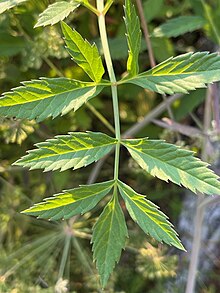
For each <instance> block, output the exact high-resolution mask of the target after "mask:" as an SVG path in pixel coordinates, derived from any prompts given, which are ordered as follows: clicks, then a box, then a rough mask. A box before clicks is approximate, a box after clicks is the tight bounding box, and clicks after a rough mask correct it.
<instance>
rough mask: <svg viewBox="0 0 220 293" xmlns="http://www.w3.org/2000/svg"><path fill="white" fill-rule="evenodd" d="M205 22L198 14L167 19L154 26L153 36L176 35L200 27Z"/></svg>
mask: <svg viewBox="0 0 220 293" xmlns="http://www.w3.org/2000/svg"><path fill="white" fill-rule="evenodd" d="M205 24H206V20H205V19H204V18H202V17H200V16H193V15H186V16H179V17H176V18H173V19H170V20H168V21H167V22H166V23H164V24H162V25H161V26H159V27H157V28H155V30H154V32H153V36H154V37H168V38H170V37H178V36H181V35H183V34H185V33H187V32H192V31H194V30H197V29H200V28H201V27H203V26H204V25H205Z"/></svg>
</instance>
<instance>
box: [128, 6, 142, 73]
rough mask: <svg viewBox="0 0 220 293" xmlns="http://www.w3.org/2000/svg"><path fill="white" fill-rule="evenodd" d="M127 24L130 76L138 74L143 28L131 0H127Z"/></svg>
mask: <svg viewBox="0 0 220 293" xmlns="http://www.w3.org/2000/svg"><path fill="white" fill-rule="evenodd" d="M124 10H125V18H124V20H125V25H126V30H127V33H126V36H127V42H128V48H129V50H128V61H127V71H128V73H129V74H130V76H135V75H137V74H138V71H139V66H138V56H139V52H140V48H141V28H140V21H139V18H138V16H137V14H136V10H135V7H134V5H133V4H132V3H131V0H126V1H125V6H124Z"/></svg>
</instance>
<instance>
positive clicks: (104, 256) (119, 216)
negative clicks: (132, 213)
mask: <svg viewBox="0 0 220 293" xmlns="http://www.w3.org/2000/svg"><path fill="white" fill-rule="evenodd" d="M127 237H128V232H127V227H126V223H125V218H124V214H123V212H122V209H121V206H120V204H119V202H118V198H117V197H115V196H114V197H113V198H112V199H111V201H110V202H109V203H108V204H107V205H106V206H105V208H104V210H103V212H102V214H101V215H100V217H99V218H98V221H97V222H96V224H95V226H94V228H93V235H92V242H93V247H92V250H93V259H94V260H95V261H96V266H97V269H98V271H99V275H100V278H101V284H102V287H105V285H106V284H107V282H108V279H109V276H110V274H111V273H112V271H113V269H114V267H115V263H116V262H118V261H119V258H120V255H121V250H122V249H123V248H124V247H125V241H126V238H127Z"/></svg>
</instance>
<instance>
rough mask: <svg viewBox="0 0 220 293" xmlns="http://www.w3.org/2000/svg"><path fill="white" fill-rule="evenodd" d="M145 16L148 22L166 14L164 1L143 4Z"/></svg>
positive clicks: (158, 0)
mask: <svg viewBox="0 0 220 293" xmlns="http://www.w3.org/2000/svg"><path fill="white" fill-rule="evenodd" d="M143 9H144V16H145V18H146V20H147V21H148V22H150V21H151V20H153V19H154V18H155V17H158V16H160V14H161V13H162V14H165V12H166V11H165V9H164V0H157V1H155V0H147V1H144V2H143Z"/></svg>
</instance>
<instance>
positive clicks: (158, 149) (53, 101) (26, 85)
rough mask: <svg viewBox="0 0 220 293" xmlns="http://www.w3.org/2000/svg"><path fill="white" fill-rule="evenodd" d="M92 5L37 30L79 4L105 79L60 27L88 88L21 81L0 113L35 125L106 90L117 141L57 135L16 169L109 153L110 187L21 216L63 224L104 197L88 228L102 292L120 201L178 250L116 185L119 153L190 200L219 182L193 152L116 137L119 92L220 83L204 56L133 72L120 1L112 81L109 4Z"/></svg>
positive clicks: (139, 199) (134, 35)
mask: <svg viewBox="0 0 220 293" xmlns="http://www.w3.org/2000/svg"><path fill="white" fill-rule="evenodd" d="M21 2H22V1H21ZM96 2H97V6H96V7H94V6H92V5H91V3H89V1H88V0H81V1H78V0H71V1H68V2H66V1H60V2H57V3H54V4H52V5H50V6H49V7H48V8H47V9H46V11H44V12H43V13H42V14H41V16H40V18H39V21H38V23H37V24H36V26H45V25H48V24H51V25H52V24H54V23H57V22H59V21H61V20H63V19H64V18H65V17H66V16H68V14H69V13H70V12H72V11H74V10H75V9H76V8H78V7H79V6H80V5H84V6H85V7H87V8H88V9H89V10H90V11H91V12H93V13H95V14H96V16H97V19H98V27H99V32H100V38H101V43H102V48H103V53H104V59H105V63H106V67H107V71H108V76H109V79H108V80H107V79H103V76H104V74H105V70H104V66H103V62H102V58H101V56H100V54H99V52H98V49H97V47H96V45H95V44H92V45H91V44H90V43H89V42H88V41H86V40H84V39H83V37H82V36H81V35H80V34H79V33H78V32H77V31H76V30H75V29H72V28H71V27H69V26H68V25H67V24H66V23H64V22H62V23H61V26H62V31H63V35H64V38H65V42H66V48H67V51H68V52H69V54H70V56H71V57H72V59H73V60H74V62H76V63H77V64H78V65H79V66H80V67H81V68H82V69H83V70H84V71H85V73H86V74H87V75H88V76H89V77H90V79H91V81H90V82H85V81H81V80H74V79H68V78H65V77H63V78H62V77H60V78H41V79H39V80H32V81H28V82H23V85H22V86H20V87H17V88H15V89H13V90H12V91H11V92H7V93H5V94H3V96H2V97H1V99H0V114H1V115H2V116H6V117H16V118H22V119H24V118H25V119H30V120H32V119H35V120H36V121H38V122H39V121H42V120H43V119H46V118H48V117H52V118H56V117H57V116H59V115H64V114H66V113H68V112H69V111H76V110H77V109H78V108H80V107H81V106H82V105H83V104H84V103H87V102H88V101H89V100H90V99H92V98H93V97H96V96H97V95H99V94H100V93H101V92H102V90H103V89H104V88H106V87H111V92H112V102H113V110H114V123H115V137H110V136H108V135H106V134H104V133H96V132H86V133H80V132H73V133H69V134H67V135H58V136H56V137H55V138H53V139H49V140H46V141H45V142H42V143H38V144H37V145H36V147H37V148H36V149H34V150H31V151H29V152H28V154H27V155H26V156H24V157H22V158H21V159H20V160H18V161H17V162H16V163H15V165H19V166H24V167H28V168H30V169H31V170H33V169H39V168H40V169H44V171H54V170H60V171H65V170H67V169H78V168H81V167H84V166H87V165H89V164H91V163H93V162H95V161H98V160H99V159H101V158H102V157H104V156H105V155H106V154H108V153H109V152H111V151H113V150H114V151H115V164H114V177H113V178H110V180H109V181H107V182H100V183H96V184H92V185H82V186H80V187H78V188H75V189H70V190H65V191H63V192H62V193H60V194H56V195H55V196H54V197H50V198H47V199H46V200H45V201H44V202H42V203H39V204H36V205H34V206H33V207H31V208H29V209H27V210H25V211H23V213H25V214H27V215H33V216H37V217H39V218H43V219H50V220H60V219H69V218H70V217H73V216H75V215H78V214H84V213H86V212H88V211H90V210H91V209H93V208H94V207H95V206H96V205H97V204H98V203H99V202H100V201H101V200H102V199H104V197H106V195H108V194H109V195H110V200H109V202H108V203H107V204H106V206H105V208H104V210H103V211H102V213H101V215H100V217H99V218H98V220H97V222H96V224H95V225H94V228H93V236H92V243H93V248H92V250H93V255H94V260H95V261H96V265H97V268H98V271H99V274H100V278H101V284H102V286H103V287H104V286H105V285H106V283H107V281H108V278H109V276H110V274H111V272H112V270H113V268H114V266H115V263H116V262H118V261H119V258H120V255H121V251H122V249H123V248H124V247H125V243H126V238H127V237H128V231H127V227H126V222H125V218H124V214H123V211H122V208H121V206H120V203H119V201H120V200H121V199H122V200H123V201H124V202H125V205H126V208H127V210H128V213H129V214H130V216H131V218H132V219H133V220H134V221H135V222H136V223H137V224H138V225H139V226H140V228H141V229H142V230H143V231H144V232H145V233H147V234H149V235H150V236H152V237H154V238H155V239H156V240H158V241H159V242H165V243H167V244H169V245H173V246H175V247H177V248H179V249H182V250H184V247H183V245H182V244H181V242H180V240H179V239H178V236H177V233H176V232H175V231H174V229H173V228H172V224H171V223H170V222H169V221H168V220H167V216H166V215H164V214H163V213H162V212H161V211H160V210H159V208H158V207H157V206H156V205H155V204H154V203H152V202H151V201H149V200H148V199H146V197H145V196H143V195H140V194H138V193H137V192H135V191H134V190H133V189H132V188H131V187H130V186H128V185H126V184H125V183H124V182H122V181H121V180H120V179H119V157H120V152H121V149H122V147H123V148H126V149H127V150H128V152H129V153H130V155H131V156H132V157H133V159H134V160H135V161H136V162H137V163H138V164H139V165H140V166H141V167H142V168H143V169H144V170H146V172H148V173H150V174H151V175H153V176H156V177H158V178H159V179H161V180H165V181H172V182H173V183H175V184H178V185H182V186H184V187H186V188H189V189H190V190H192V191H193V192H195V193H196V192H201V193H206V194H220V182H219V181H218V177H217V175H215V174H214V173H213V172H212V171H211V170H210V169H208V168H207V163H204V162H202V161H200V160H199V159H198V158H195V157H194V156H193V153H192V152H191V151H188V150H184V149H180V148H179V147H177V146H175V145H173V144H168V143H166V142H165V141H163V140H150V139H148V138H141V139H122V138H121V132H120V121H119V107H118V87H119V86H120V85H124V84H128V83H130V84H134V85H138V86H140V87H142V88H144V89H148V90H151V91H155V92H157V93H160V94H163V95H165V94H169V95H170V94H174V93H187V92H188V91H190V90H195V89H196V88H202V87H205V85H206V84H207V83H212V82H215V81H219V80H220V57H219V56H218V54H215V53H214V54H209V53H208V52H197V53H187V54H183V55H180V56H177V57H175V58H172V57H171V58H169V59H168V60H166V61H164V62H162V63H161V64H159V65H157V66H155V67H154V68H153V69H151V70H149V71H146V72H143V73H139V67H138V55H139V50H140V47H141V30H140V23H139V18H138V17H137V14H136V10H135V7H134V5H133V4H132V3H131V0H126V1H125V6H124V10H125V26H126V30H127V34H126V36H127V42H128V48H129V51H128V60H127V75H126V77H124V78H123V79H121V80H116V77H115V73H114V68H113V64H112V59H111V55H110V51H109V46H108V38H107V33H106V24H105V15H106V13H107V12H108V10H109V8H110V6H111V4H112V3H113V0H107V1H106V3H104V0H97V1H96ZM119 197H120V198H121V199H120V200H119Z"/></svg>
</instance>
